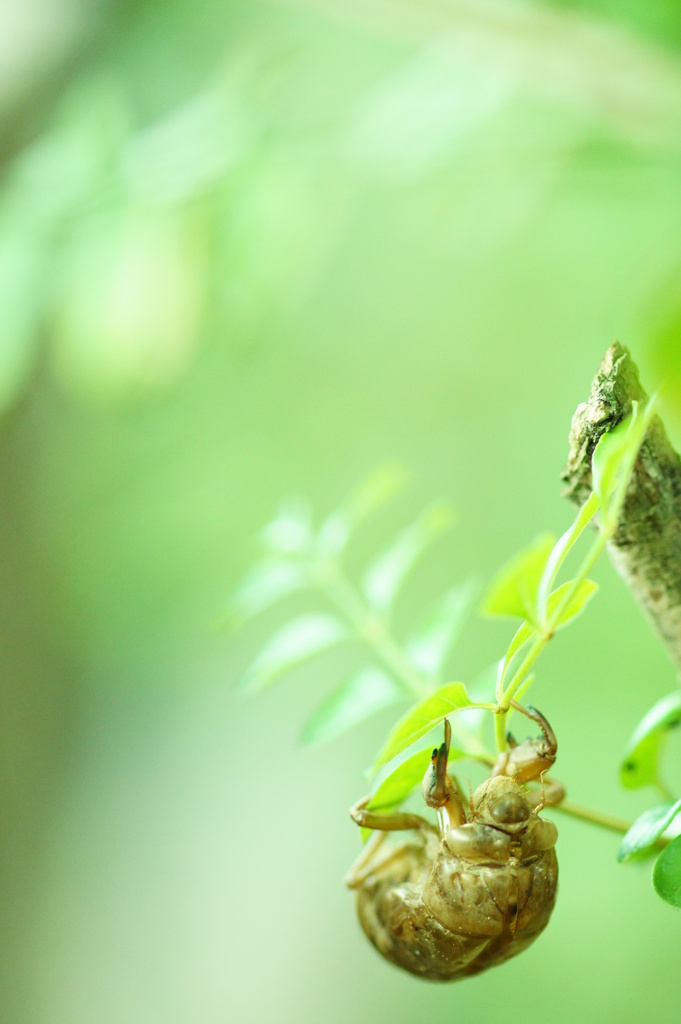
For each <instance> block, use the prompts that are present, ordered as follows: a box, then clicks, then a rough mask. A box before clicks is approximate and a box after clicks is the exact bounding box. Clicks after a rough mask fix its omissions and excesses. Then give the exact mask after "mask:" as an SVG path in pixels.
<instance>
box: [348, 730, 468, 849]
mask: <svg viewBox="0 0 681 1024" xmlns="http://www.w3.org/2000/svg"><path fill="white" fill-rule="evenodd" d="M432 751H433V748H432V745H431V744H430V743H429V744H427V745H426V746H423V747H421V748H420V749H419V750H417V751H416V752H415V753H412V754H409V755H408V756H407V757H405V758H404V760H403V761H400V762H399V764H397V765H395V767H393V768H391V769H390V770H388V771H386V772H379V774H378V778H377V779H376V782H375V784H374V788H373V792H372V795H371V800H370V801H369V804H368V810H370V811H381V812H382V813H383V814H390V813H391V812H392V811H396V810H398V808H400V807H401V806H402V804H403V803H404V801H405V800H406V799H407V797H408V796H410V795H411V794H412V793H413V791H414V790H415V789H416V788H417V787H419V786H420V785H421V782H422V781H423V776H424V775H425V774H426V771H427V769H428V766H429V764H430V758H431V755H432ZM463 757H466V754H465V752H464V751H463V750H457V749H456V748H455V747H450V748H449V762H450V763H451V762H452V761H458V760H460V759H461V758H463ZM371 832H372V829H369V828H366V829H365V828H363V829H362V842H366V840H367V839H368V838H369V836H370V835H371Z"/></svg>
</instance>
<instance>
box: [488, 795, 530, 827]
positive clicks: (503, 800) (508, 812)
mask: <svg viewBox="0 0 681 1024" xmlns="http://www.w3.org/2000/svg"><path fill="white" fill-rule="evenodd" d="M490 814H491V816H492V818H493V819H494V821H497V822H499V824H500V825H502V824H503V825H520V824H521V823H522V822H523V821H527V819H528V818H529V816H530V809H529V807H528V806H527V804H526V802H525V800H523V798H522V796H521V795H520V793H504V794H503V796H500V797H499V799H498V800H495V801H494V803H493V804H492V805H491V807H490Z"/></svg>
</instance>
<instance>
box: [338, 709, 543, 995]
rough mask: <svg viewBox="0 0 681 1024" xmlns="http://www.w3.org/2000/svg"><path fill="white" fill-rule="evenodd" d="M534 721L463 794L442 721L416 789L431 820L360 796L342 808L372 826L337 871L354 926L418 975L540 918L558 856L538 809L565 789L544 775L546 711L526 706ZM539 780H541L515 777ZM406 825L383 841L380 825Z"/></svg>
mask: <svg viewBox="0 0 681 1024" xmlns="http://www.w3.org/2000/svg"><path fill="white" fill-rule="evenodd" d="M517 707H518V710H521V711H523V712H524V713H525V714H527V715H528V716H529V717H530V718H532V719H533V720H534V721H535V722H536V723H537V724H538V725H539V728H540V730H541V734H542V735H541V737H540V738H539V739H528V740H525V741H524V742H523V743H520V744H516V743H515V742H514V741H513V740H512V739H511V744H512V745H511V749H510V750H508V751H506V752H504V753H502V754H501V755H500V757H499V758H498V759H497V761H496V763H495V764H494V766H493V768H492V773H491V775H490V777H489V778H488V779H487V780H486V781H485V782H483V783H482V785H480V786H479V787H478V788H477V789H476V791H475V792H474V793H473V795H472V796H471V797H470V799H466V798H465V797H464V795H463V794H462V792H461V789H460V787H459V784H458V782H457V780H456V779H455V778H454V777H453V776H451V775H450V774H449V773H448V771H447V762H448V755H449V749H450V740H451V727H450V724H449V721H448V720H447V719H445V722H444V742H443V743H442V744H441V746H440V747H439V748H436V749H435V750H434V751H433V753H432V756H431V759H430V763H428V765H427V768H426V771H425V775H424V777H423V782H422V786H421V792H422V795H423V799H424V801H425V803H426V805H427V806H428V807H431V808H433V809H435V810H436V811H437V818H438V827H435V826H434V825H433V824H432V823H431V822H429V821H427V820H426V819H425V818H423V817H421V816H419V815H417V814H410V813H404V812H402V813H387V814H381V813H380V812H377V811H372V810H370V809H368V804H369V799H370V798H368V797H367V798H365V799H364V800H361V801H360V802H359V803H358V804H357V805H355V807H353V808H352V810H351V812H350V813H351V816H352V818H353V820H354V821H355V822H356V823H357V824H358V825H360V826H362V827H363V828H370V829H372V830H374V834H373V836H372V838H371V839H370V840H369V842H368V843H367V845H366V846H365V848H364V850H363V851H362V853H361V854H360V856H359V857H358V859H357V861H356V862H355V864H354V865H353V867H352V868H351V870H350V872H349V873H348V875H347V876H346V882H347V884H348V886H349V887H350V888H352V889H356V890H357V911H358V915H359V919H360V922H361V924H362V927H363V929H364V931H365V933H366V935H367V936H368V938H369V939H370V940H371V942H372V943H373V944H374V946H375V947H376V948H377V949H378V950H379V952H380V953H382V955H383V956H384V957H386V958H387V959H388V960H390V961H391V962H392V963H394V964H396V965H397V966H399V967H403V968H404V969H405V970H407V971H410V972H411V973H412V974H416V975H419V976H420V977H422V978H429V979H432V980H437V981H453V980H455V979H457V978H463V977H467V976H469V975H472V974H478V973H479V972H480V971H483V970H485V969H486V968H487V967H491V966H493V965H494V964H499V963H502V962H503V961H505V960H508V959H509V958H510V957H512V956H515V955H516V954H517V953H521V952H522V951H523V950H524V949H526V948H527V946H529V945H530V943H531V942H533V941H534V939H535V938H536V937H537V936H538V935H539V933H540V932H541V931H542V930H543V929H544V928H545V927H546V925H547V924H548V921H549V918H550V916H551V911H552V910H553V906H554V903H555V899H556V889H557V884H558V863H557V860H556V853H555V849H554V847H555V844H556V840H557V838H558V832H557V829H556V827H555V825H554V824H553V822H551V821H548V820H547V819H545V818H542V817H540V816H539V813H538V811H539V810H541V809H542V808H543V807H544V805H545V803H547V802H557V801H558V800H560V799H562V797H563V789H562V787H561V786H560V784H559V783H553V784H552V785H544V780H543V776H544V773H545V772H546V771H547V770H548V768H549V767H550V766H551V765H552V764H553V761H554V760H555V757H556V752H557V743H556V738H555V736H554V734H553V730H552V729H551V727H550V725H549V724H548V722H547V721H546V719H545V718H544V716H543V715H542V714H541V713H540V712H538V711H536V710H535V709H533V708H530V709H527V710H526V709H524V708H521V707H520V705H517ZM534 780H541V782H542V786H541V788H540V789H534V790H530V791H527V790H525V789H524V784H525V783H527V782H531V781H534ZM397 831H405V832H407V831H408V832H409V836H408V837H407V838H406V839H403V840H401V841H397V842H391V841H390V840H386V837H387V835H388V833H391V832H397Z"/></svg>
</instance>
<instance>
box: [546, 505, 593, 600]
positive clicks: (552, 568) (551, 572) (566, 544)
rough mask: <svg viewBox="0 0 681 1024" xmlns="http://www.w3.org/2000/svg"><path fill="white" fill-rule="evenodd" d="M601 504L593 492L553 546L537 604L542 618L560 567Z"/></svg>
mask: <svg viewBox="0 0 681 1024" xmlns="http://www.w3.org/2000/svg"><path fill="white" fill-rule="evenodd" d="M599 504H600V502H599V500H598V496H597V495H596V494H594V493H593V492H592V493H591V494H590V495H589V498H588V500H587V501H586V502H585V503H584V504H583V505H582V507H581V508H580V510H579V512H578V513H577V517H576V519H575V521H574V523H572V525H571V526H570V527H569V528H568V529H567V530H566V531H565V533H564V534H563V535H562V537H559V538H558V540H557V541H556V543H555V544H554V545H553V550H552V551H551V554H550V555H549V557H548V559H547V562H546V566H545V567H544V572H543V573H542V578H541V582H540V584H539V594H538V600H537V604H538V609H539V614H540V618H542V619H546V611H547V604H548V595H549V593H550V591H551V587H552V586H553V584H554V582H555V580H556V576H557V575H558V572H559V570H560V567H561V566H562V564H563V562H564V561H565V559H566V558H567V556H568V554H569V553H570V551H571V550H572V548H573V547H574V545H575V544H576V543H577V541H578V540H579V538H580V537H581V535H582V533H583V532H584V530H585V529H586V527H587V526H588V525H589V523H590V522H591V520H592V519H593V517H594V516H595V515H596V513H597V512H598V508H599Z"/></svg>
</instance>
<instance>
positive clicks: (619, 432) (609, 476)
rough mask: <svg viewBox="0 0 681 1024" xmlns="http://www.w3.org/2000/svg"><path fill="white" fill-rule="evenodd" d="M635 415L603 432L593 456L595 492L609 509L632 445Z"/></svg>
mask: <svg viewBox="0 0 681 1024" xmlns="http://www.w3.org/2000/svg"><path fill="white" fill-rule="evenodd" d="M633 422H634V417H633V415H630V416H627V417H626V419H623V420H622V421H621V423H618V424H617V426H616V427H613V429H612V430H608V431H607V432H606V433H605V434H602V435H601V437H600V439H599V441H598V444H597V445H596V447H595V448H594V453H593V455H592V457H591V467H592V478H593V489H594V493H595V494H596V495H598V498H599V499H600V502H601V505H602V507H603V508H604V509H607V507H608V505H609V503H610V499H611V497H612V495H613V493H614V491H615V488H616V486H617V482H618V478H619V473H620V470H621V468H622V466H623V464H624V459H625V456H626V454H627V451H628V450H629V447H630V446H631V436H630V428H631V426H632V424H633Z"/></svg>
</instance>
